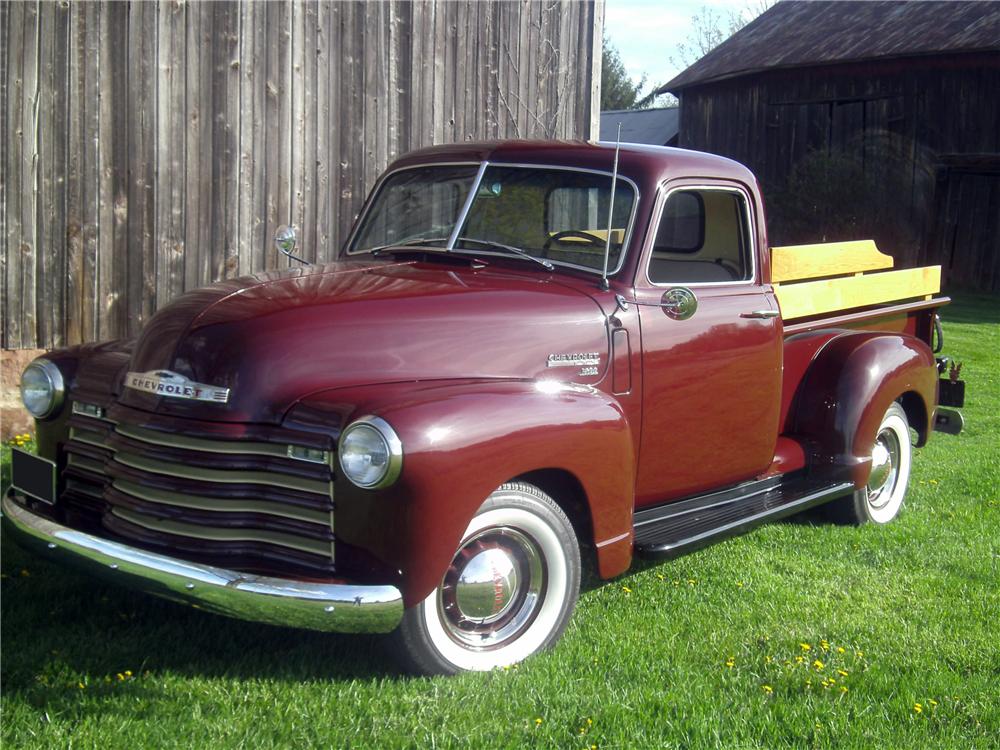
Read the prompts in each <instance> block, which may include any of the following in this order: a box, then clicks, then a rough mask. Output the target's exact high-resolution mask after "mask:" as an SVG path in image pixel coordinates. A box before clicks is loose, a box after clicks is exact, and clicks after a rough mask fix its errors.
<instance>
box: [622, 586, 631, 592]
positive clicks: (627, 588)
mask: <svg viewBox="0 0 1000 750" xmlns="http://www.w3.org/2000/svg"><path fill="white" fill-rule="evenodd" d="M622 591H624V592H625V593H626V594H631V593H632V589H630V588H629V587H628V586H622Z"/></svg>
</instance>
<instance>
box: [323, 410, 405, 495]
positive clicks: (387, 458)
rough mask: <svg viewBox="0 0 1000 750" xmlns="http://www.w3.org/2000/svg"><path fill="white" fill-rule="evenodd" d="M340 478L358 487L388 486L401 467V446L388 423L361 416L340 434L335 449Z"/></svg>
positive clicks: (379, 487)
mask: <svg viewBox="0 0 1000 750" xmlns="http://www.w3.org/2000/svg"><path fill="white" fill-rule="evenodd" d="M337 452H338V454H339V456H340V468H341V470H342V471H343V472H344V476H346V477H347V478H348V479H350V480H351V481H352V482H354V484H356V485H358V487H364V488H365V489H368V490H377V489H381V488H382V487H388V486H389V485H391V484H392V483H393V482H395V481H396V479H397V478H398V477H399V472H400V470H401V469H402V468H403V445H402V443H400V442H399V437H398V436H397V435H396V432H395V430H393V429H392V427H390V426H389V423H388V422H386V421H385V420H384V419H381V418H379V417H372V416H368V417H361V419H359V420H357V421H355V422H352V423H351V424H349V425H348V426H347V429H346V430H344V432H343V433H341V435H340V445H339V447H338V450H337Z"/></svg>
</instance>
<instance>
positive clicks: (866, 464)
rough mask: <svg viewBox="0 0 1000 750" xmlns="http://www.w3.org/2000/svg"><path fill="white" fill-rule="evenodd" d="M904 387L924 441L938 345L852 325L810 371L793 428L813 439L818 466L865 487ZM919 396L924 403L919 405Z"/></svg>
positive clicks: (912, 419) (933, 392) (815, 466)
mask: <svg viewBox="0 0 1000 750" xmlns="http://www.w3.org/2000/svg"><path fill="white" fill-rule="evenodd" d="M911 394H912V395H911ZM904 395H905V396H906V398H905V399H904V406H908V407H909V408H908V409H907V414H908V416H909V417H910V426H911V427H913V428H914V429H915V430H916V431H917V432H918V433H919V434H920V436H921V441H923V440H925V439H926V436H927V435H928V434H929V432H930V429H931V425H932V419H933V414H934V406H935V404H936V402H937V368H936V366H935V362H934V355H933V353H932V352H931V350H930V347H928V346H927V345H926V344H925V343H924V342H922V341H920V340H919V339H917V338H914V337H913V336H908V335H900V334H885V333H877V332H866V333H845V334H842V335H840V336H838V337H836V338H834V339H832V340H831V341H829V342H828V343H827V344H826V345H825V346H824V347H823V348H822V349H821V350H820V352H819V353H818V354H817V355H816V357H815V358H814V360H813V362H812V364H810V366H809V369H808V370H807V371H806V374H805V377H804V378H803V380H802V383H801V385H800V386H799V392H798V394H797V396H796V400H795V403H794V405H793V407H792V408H793V418H792V430H791V432H792V434H793V435H794V436H796V437H798V438H799V439H800V440H803V442H805V443H806V444H807V445H809V446H810V452H811V456H810V466H811V468H812V469H813V470H814V471H817V472H820V473H822V474H823V475H824V476H829V477H830V478H831V479H841V480H846V481H851V482H853V483H854V486H855V487H856V488H858V489H860V488H862V487H864V485H865V484H866V483H867V481H868V475H869V473H870V471H871V450H872V446H873V444H874V442H875V437H876V432H877V430H878V427H879V424H880V423H881V420H882V417H883V415H884V414H885V412H886V410H887V409H888V408H889V406H890V404H892V402H893V401H896V400H898V399H900V398H901V397H903V396H904ZM914 399H918V401H917V403H919V404H920V405H922V407H923V408H922V409H920V408H914Z"/></svg>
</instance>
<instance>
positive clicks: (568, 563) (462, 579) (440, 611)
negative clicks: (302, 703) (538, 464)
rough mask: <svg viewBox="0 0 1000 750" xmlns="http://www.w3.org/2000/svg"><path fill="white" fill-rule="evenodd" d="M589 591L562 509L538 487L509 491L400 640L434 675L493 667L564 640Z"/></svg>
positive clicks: (513, 486)
mask: <svg viewBox="0 0 1000 750" xmlns="http://www.w3.org/2000/svg"><path fill="white" fill-rule="evenodd" d="M579 591H580V550H579V545H578V543H577V540H576V535H575V533H574V531H573V526H572V524H571V523H570V521H569V519H568V518H566V515H565V513H563V511H562V509H561V508H560V507H559V506H558V505H557V504H556V503H555V501H553V500H552V498H550V497H549V496H548V495H546V494H545V493H544V492H542V491H541V490H540V489H538V488H537V487H535V486H533V485H530V484H525V483H520V482H517V483H508V484H504V485H503V486H501V487H500V488H499V489H498V490H496V491H495V492H494V493H493V494H492V495H490V497H489V498H488V499H487V500H486V502H484V503H483V505H482V506H481V507H480V508H479V510H478V511H477V513H476V515H475V516H474V517H473V519H472V521H471V522H470V523H469V526H468V528H466V530H465V533H464V534H463V536H462V541H461V543H460V544H459V546H458V550H457V551H456V553H455V556H454V558H453V560H452V563H451V565H450V566H449V568H448V570H447V572H446V573H445V575H444V577H443V578H442V581H441V584H440V585H439V586H438V587H437V588H436V589H435V590H434V591H432V592H431V593H430V595H429V596H428V597H427V598H426V599H424V600H423V601H422V602H420V603H419V604H417V605H415V606H413V607H410V608H409V609H408V610H407V611H406V613H405V614H404V616H403V621H402V623H401V624H400V627H399V629H398V630H397V631H396V633H395V634H394V641H395V646H396V649H397V651H398V652H399V654H400V656H401V657H402V659H403V660H404V661H405V662H406V663H407V665H408V666H409V667H410V668H411V669H412V670H413V671H416V672H420V673H424V674H456V673H458V672H466V671H483V670H489V669H494V668H496V667H503V666H507V665H510V664H514V663H516V662H519V661H522V660H524V659H526V658H527V657H529V656H531V655H532V654H534V653H537V652H538V651H541V650H543V649H545V648H548V647H549V646H551V645H552V644H554V643H555V642H556V641H557V640H558V639H559V636H560V635H561V634H562V631H563V630H564V629H565V627H566V624H567V623H568V622H569V618H570V615H571V614H572V612H573V608H574V606H575V605H576V600H577V597H578V595H579Z"/></svg>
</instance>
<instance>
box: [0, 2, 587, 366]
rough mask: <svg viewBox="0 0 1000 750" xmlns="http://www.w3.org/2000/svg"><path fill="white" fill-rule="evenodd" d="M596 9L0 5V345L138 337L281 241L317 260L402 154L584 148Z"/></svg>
mask: <svg viewBox="0 0 1000 750" xmlns="http://www.w3.org/2000/svg"><path fill="white" fill-rule="evenodd" d="M602 3H603V0H590V1H589V2H570V1H568V0H566V1H559V0H553V1H552V2H544V3H543V2H537V1H536V0H489V1H487V2H476V1H475V0H460V1H459V2H445V1H444V0H427V1H425V2H415V3H410V2H404V1H403V0H389V1H388V2H380V3H367V2H331V3H326V2H324V3H315V2H307V1H306V0H284V1H282V2H274V3H240V2H216V3H198V2H182V1H180V0H169V1H163V2H150V3H146V2H129V3H118V2H96V3H55V2H50V3H36V2H27V3H0V128H2V132H0V145H2V151H0V168H2V170H3V175H2V177H3V179H2V180H0V235H2V239H0V295H2V299H0V308H2V322H0V329H2V330H0V333H2V342H0V346H2V348H5V349H17V348H52V347H57V346H66V345H72V344H77V343H82V342H86V341H94V340H103V339H109V338H118V337H123V336H132V335H135V334H136V333H137V332H138V330H139V328H140V327H141V326H142V325H143V323H144V322H145V321H147V320H148V319H149V317H150V316H151V315H152V314H153V313H154V312H155V311H156V310H157V309H158V308H160V307H162V306H163V305H164V304H166V303H167V302H169V301H170V300H171V299H173V298H174V297H176V296H177V295H178V294H180V293H181V292H182V291H184V290H186V289H191V288H194V287H197V286H200V285H204V284H206V283H209V282H211V281H215V280H218V279H221V278H227V277H232V276H236V275H243V274H248V273H256V272H258V271H262V270H265V269H273V268H284V267H286V266H287V265H289V263H288V261H287V260H286V259H285V258H284V257H283V256H280V255H279V254H278V253H276V251H275V250H274V249H273V247H272V244H271V236H272V235H273V233H274V230H275V228H276V227H277V226H278V225H280V224H284V223H289V222H292V223H295V224H296V225H298V226H299V227H300V230H301V238H302V247H301V248H300V252H301V253H302V254H303V255H304V256H305V257H306V258H309V259H310V260H316V261H319V262H323V261H328V260H332V259H333V258H335V257H336V256H337V254H338V253H339V250H340V243H341V242H343V240H344V239H345V238H346V236H347V232H348V230H349V229H350V226H351V224H352V222H353V220H354V217H355V216H356V214H357V212H358V210H359V209H360V206H361V202H362V201H363V199H364V197H365V195H366V194H367V192H368V190H370V188H371V187H372V184H373V182H374V180H375V179H376V177H377V176H378V174H379V173H380V172H381V171H382V170H383V169H384V168H385V167H386V165H387V164H388V163H389V162H390V161H391V160H392V159H394V158H395V157H396V156H398V155H400V154H402V153H405V152H407V151H410V150H413V149H416V148H421V147H424V146H429V145H432V144H436V143H447V142H453V141H467V140H482V139H489V138H589V137H592V136H596V131H595V129H594V128H595V123H596V122H597V107H598V106H599V105H598V101H597V100H598V99H599V91H598V90H597V89H595V88H594V87H593V80H592V79H593V71H594V69H595V59H594V55H595V54H598V55H599V53H600V44H599V42H600V39H601V34H602V29H601V28H600V26H601V25H602V24H603V6H602ZM599 62H600V61H599V59H598V60H597V61H596V64H597V65H599Z"/></svg>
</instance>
